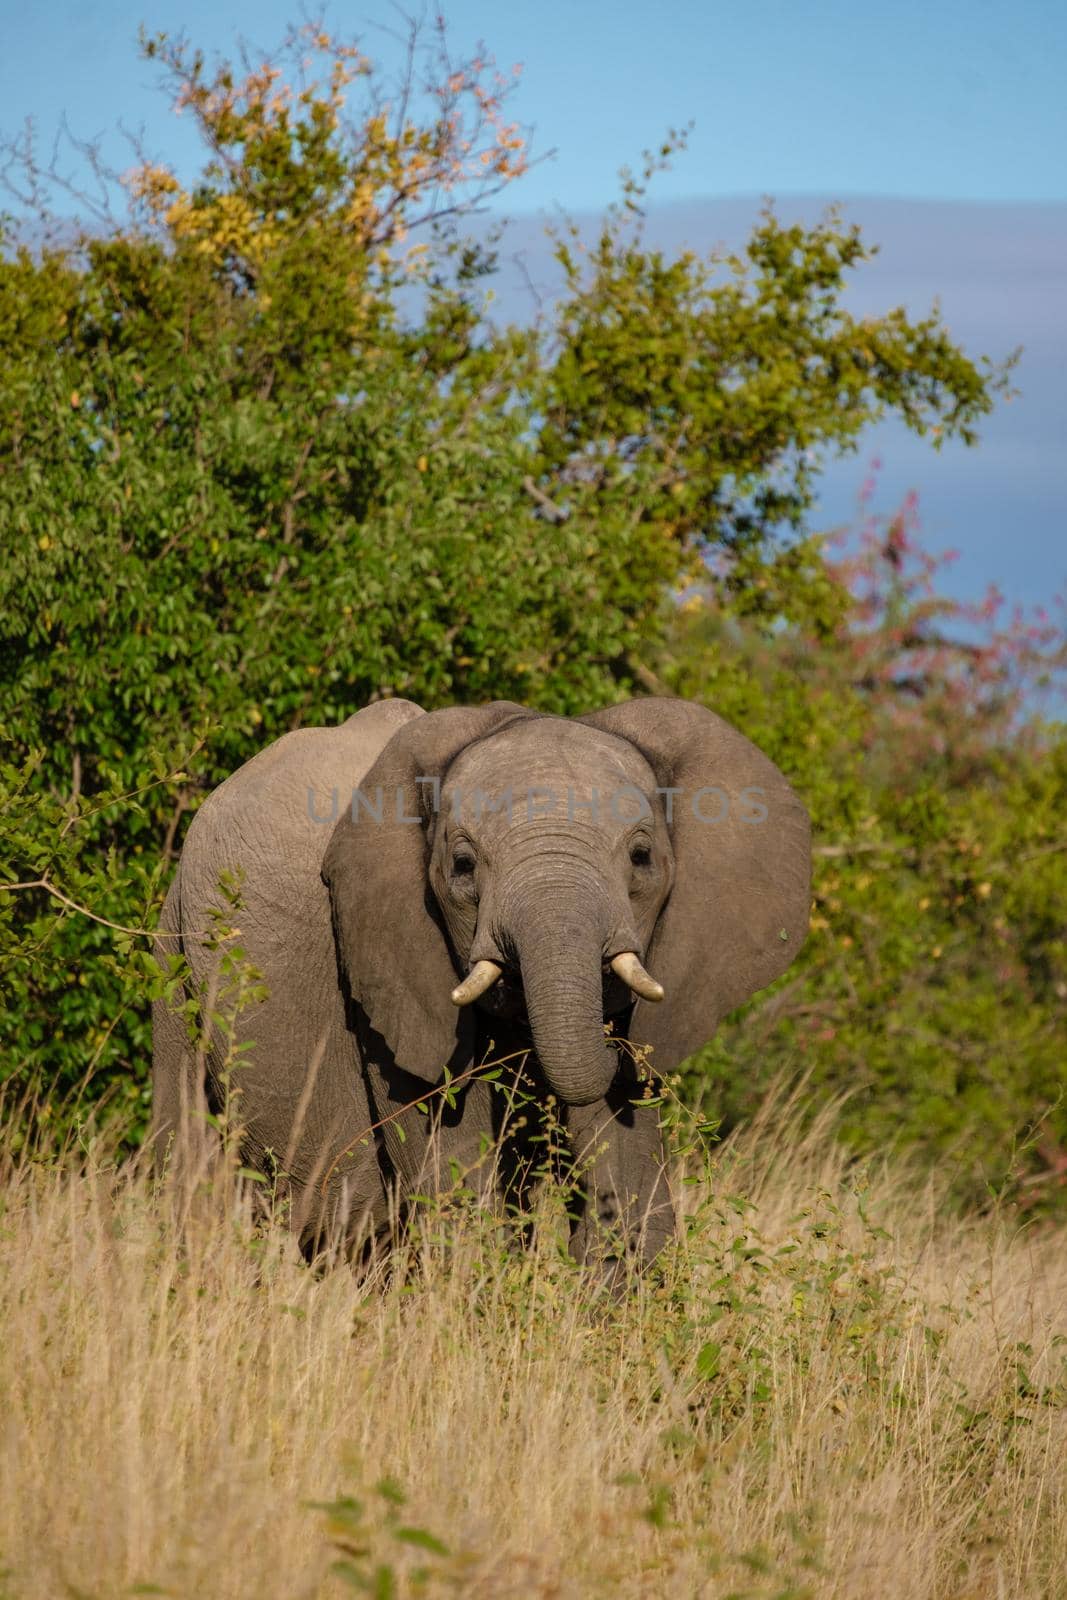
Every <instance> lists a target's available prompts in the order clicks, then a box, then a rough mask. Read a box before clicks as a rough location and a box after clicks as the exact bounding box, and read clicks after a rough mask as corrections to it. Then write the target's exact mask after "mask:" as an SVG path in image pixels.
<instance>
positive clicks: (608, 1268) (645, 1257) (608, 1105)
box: [567, 1075, 675, 1287]
mask: <svg viewBox="0 0 1067 1600" xmlns="http://www.w3.org/2000/svg"><path fill="white" fill-rule="evenodd" d="M639 1095H640V1088H639V1086H638V1085H637V1084H636V1083H634V1082H633V1080H632V1079H629V1076H628V1075H621V1076H620V1078H619V1079H617V1080H616V1083H615V1084H614V1085H613V1087H612V1089H611V1091H610V1093H609V1095H608V1097H607V1099H605V1100H598V1101H594V1103H593V1104H592V1105H588V1106H570V1107H568V1109H567V1134H568V1138H569V1141H570V1146H571V1153H572V1158H573V1161H574V1166H575V1171H576V1174H577V1178H578V1184H579V1199H578V1206H577V1210H576V1213H575V1217H574V1222H573V1226H572V1229H571V1253H572V1254H573V1255H574V1257H575V1260H577V1261H579V1262H581V1263H587V1264H590V1265H597V1266H599V1267H600V1268H601V1269H602V1270H603V1272H604V1275H605V1276H606V1277H607V1278H608V1280H609V1282H610V1283H611V1284H612V1285H613V1286H616V1287H617V1286H618V1285H620V1284H621V1282H623V1281H624V1280H625V1279H626V1277H627V1276H628V1275H629V1273H630V1272H631V1271H632V1270H633V1269H634V1268H636V1267H641V1266H647V1265H648V1264H649V1263H650V1262H652V1261H653V1260H655V1258H656V1256H657V1255H658V1254H659V1252H660V1251H661V1250H662V1249H663V1247H664V1245H665V1244H666V1243H667V1242H668V1240H669V1239H671V1238H672V1237H673V1234H674V1226H675V1224H674V1207H673V1204H672V1201H671V1194H670V1186H669V1184H668V1181H667V1172H666V1153H665V1150H664V1145H663V1135H662V1133H661V1131H660V1126H659V1110H658V1108H657V1107H655V1106H647V1107H642V1105H641V1104H640V1100H639Z"/></svg>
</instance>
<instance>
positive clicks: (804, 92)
mask: <svg viewBox="0 0 1067 1600" xmlns="http://www.w3.org/2000/svg"><path fill="white" fill-rule="evenodd" d="M0 6H2V12H0V16H2V24H3V29H2V35H0V37H2V40H3V47H4V48H3V55H2V58H0V131H2V132H5V133H7V134H11V133H14V132H16V131H17V129H18V128H19V126H20V125H21V123H22V122H23V120H24V119H25V118H26V117H27V116H28V115H31V114H32V115H33V116H34V117H35V118H36V120H37V123H38V125H39V128H40V131H41V135H42V138H43V139H44V140H50V138H51V136H52V134H53V133H54V131H55V130H56V128H57V126H58V124H59V121H60V118H61V116H62V115H64V114H66V116H67V117H68V119H69V122H70V124H71V126H72V128H73V131H74V132H75V133H76V134H77V135H78V136H80V137H82V138H86V137H94V136H96V135H98V134H105V135H108V136H107V137H106V138H105V144H104V148H105V152H106V153H107V154H108V155H109V156H110V158H111V159H112V160H113V162H114V163H115V164H116V165H118V166H120V167H124V166H127V165H129V164H130V159H131V158H130V156H129V152H128V150H127V149H126V148H125V147H124V146H123V145H122V143H121V142H120V141H119V140H118V139H117V138H115V137H114V136H113V135H109V134H108V130H110V129H113V128H114V126H115V124H116V122H117V121H118V120H119V119H121V120H122V121H123V122H124V123H125V124H126V125H127V126H128V127H130V128H132V129H137V128H138V127H141V126H143V128H144V132H145V136H146V143H147V147H148V150H149V152H150V153H152V154H153V155H156V156H160V157H163V158H166V159H168V160H170V161H171V162H172V163H174V164H175V165H176V166H177V167H178V168H179V170H180V171H181V172H182V173H183V175H185V176H188V175H190V174H191V173H192V172H194V171H195V170H196V166H197V162H198V151H197V147H196V145H195V142H194V139H193V130H192V126H191V124H190V120H189V118H188V117H186V118H182V119H177V118H175V117H174V116H173V115H172V114H171V113H170V111H169V108H168V103H167V99H166V96H165V95H163V94H161V93H160V91H159V88H158V80H157V76H156V74H155V72H154V69H153V68H152V67H151V66H150V65H148V64H146V63H144V62H142V61H141V60H140V59H139V58H138V54H137V49H136V34H137V27H138V23H139V22H141V21H143V22H144V23H145V25H146V26H147V27H148V28H149V29H150V30H156V29H169V30H172V31H180V30H182V29H184V30H185V31H186V32H187V33H188V35H189V36H190V38H191V39H192V41H193V42H194V43H196V44H199V45H201V46H203V47H204V48H205V49H206V50H207V51H208V52H209V53H211V52H212V51H215V50H221V51H225V52H230V51H232V50H233V47H234V44H235V42H236V40H237V39H238V37H239V36H240V37H243V38H244V39H246V40H247V41H248V42H249V43H251V44H252V45H254V46H262V47H265V48H270V47H272V46H274V45H275V44H276V43H277V42H278V41H279V40H280V39H281V37H282V36H283V34H284V32H285V28H286V24H287V23H288V22H290V21H293V20H297V21H299V20H300V18H301V16H302V15H306V14H309V13H310V14H314V12H315V10H316V9H317V8H315V7H311V6H305V7H304V8H303V11H302V9H301V0H215V3H208V0H181V3H180V4H179V3H175V0H21V3H19V0H0ZM408 9H409V10H419V9H421V8H420V7H419V6H417V5H416V4H414V3H410V4H409V5H408ZM431 10H432V8H430V7H427V8H426V12H427V14H429V13H430V12H431ZM324 13H325V17H326V21H327V24H328V25H329V26H331V27H332V28H333V29H334V30H335V31H342V32H345V33H349V34H351V33H355V34H358V35H359V36H360V37H361V38H362V40H363V43H364V48H365V49H366V50H367V52H368V53H369V54H371V55H372V56H377V57H379V58H380V59H382V60H383V61H384V63H385V64H386V66H387V67H389V66H390V65H392V66H394V67H395V65H396V64H397V63H398V61H399V59H400V52H399V47H398V44H397V42H396V38H395V31H396V30H397V29H398V28H399V27H401V25H402V23H401V13H400V12H399V10H398V9H397V8H395V7H394V6H393V5H392V4H390V0H361V3H360V4H358V5H347V4H341V3H337V0H335V3H333V4H328V5H326V6H325V7H324ZM446 14H447V17H448V21H449V30H450V37H451V40H452V44H453V48H454V51H455V53H456V54H457V55H460V56H462V55H465V54H469V53H471V52H473V50H474V49H475V47H476V46H477V44H478V43H479V42H481V41H484V43H485V44H486V46H487V47H488V49H489V50H490V52H491V53H492V54H494V55H495V56H496V59H497V62H498V64H499V65H500V66H501V67H502V68H505V69H510V67H511V66H512V65H513V64H514V63H518V62H521V63H522V64H523V68H524V71H523V76H522V78H521V79H520V82H519V88H518V91H517V94H516V96H515V99H514V101H513V114H514V115H515V116H516V117H517V119H518V120H520V121H521V122H524V123H528V124H533V125H534V126H535V129H536V136H535V141H534V148H535V152H537V151H541V152H547V151H549V150H551V149H554V150H555V151H556V155H555V157H554V158H553V159H551V160H548V161H545V162H544V163H543V164H541V165H540V166H537V167H535V169H534V170H533V171H532V172H531V173H530V175H529V176H528V177H527V178H526V179H524V180H523V182H522V183H521V184H520V185H517V186H515V187H514V188H513V189H511V190H509V192H508V194H507V197H506V201H507V209H508V211H509V212H510V213H512V214H515V213H519V214H520V221H519V224H518V237H519V239H520V242H522V243H523V244H524V246H525V249H526V254H527V261H528V264H532V266H533V270H534V275H535V276H536V275H537V273H538V272H539V271H541V270H542V269H546V270H550V264H549V263H548V259H547V254H546V253H545V251H544V248H543V245H540V244H539V243H538V242H537V237H538V236H537V229H536V228H535V227H534V226H533V224H532V223H528V222H524V221H523V220H522V214H523V213H534V212H537V211H539V210H540V211H543V210H544V209H547V208H550V207H551V206H553V205H554V204H556V203H559V204H561V205H563V206H564V207H566V208H567V209H568V210H572V211H575V212H578V213H585V214H586V215H587V218H588V214H590V213H595V212H596V211H597V210H599V209H600V208H602V207H603V206H604V205H605V204H606V203H607V202H608V201H610V200H611V199H612V198H614V196H615V194H616V192H617V178H616V173H617V169H618V167H619V166H620V165H621V164H622V163H623V162H630V163H631V164H633V165H637V164H639V162H640V157H641V152H642V150H643V149H644V148H646V147H648V146H651V145H656V144H658V143H659V141H660V139H661V137H662V135H663V133H664V131H665V130H666V128H668V127H669V126H672V125H673V126H680V125H682V124H684V123H686V122H688V121H689V120H690V119H691V118H692V119H693V120H694V121H695V124H696V125H695V128H694V131H693V134H692V136H691V140H690V145H689V149H688V152H687V153H685V154H684V155H682V156H680V157H679V158H678V159H677V160H676V162H675V164H674V167H673V169H672V170H671V171H670V172H668V173H665V174H662V175H661V176H659V177H658V178H657V179H656V182H655V188H654V191H653V197H654V201H655V206H654V210H653V217H652V224H653V234H654V236H656V238H657V242H665V243H667V244H670V243H671V242H681V241H682V240H684V241H685V242H686V243H688V244H691V245H694V246H696V247H697V248H707V247H709V246H710V245H712V244H714V243H715V242H717V240H718V239H720V238H722V237H724V236H725V237H728V238H729V239H730V242H731V243H740V242H741V241H742V240H743V238H744V236H745V232H746V230H747V227H748V226H749V225H750V222H751V220H752V219H754V217H755V214H756V210H757V197H758V196H760V195H767V194H770V195H773V196H775V197H776V199H777V200H778V201H779V202H780V204H781V209H782V210H783V211H785V212H788V211H789V209H790V207H792V208H793V210H794V211H795V212H797V213H798V214H802V215H804V216H806V217H808V218H809V219H810V218H811V217H813V216H814V215H817V213H818V204H819V202H825V201H828V200H831V199H845V200H847V201H848V202H849V213H850V214H851V215H852V216H854V217H855V218H857V219H858V220H859V221H860V222H861V223H862V224H863V225H864V227H865V230H866V231H867V233H868V236H869V237H870V238H872V239H873V240H878V241H881V242H882V244H883V246H884V249H883V252H882V255H881V256H880V257H879V260H878V262H877V263H876V265H875V267H874V268H872V269H868V271H867V272H866V273H865V274H864V275H863V279H862V282H861V283H858V284H857V288H856V291H855V294H854V297H853V303H854V304H855V305H856V307H857V308H858V309H862V311H863V312H864V313H869V312H878V311H883V310H885V309H887V308H888V307H890V306H892V305H895V304H898V303H901V302H903V303H906V304H907V305H908V307H909V309H910V310H911V311H913V312H923V311H925V310H927V309H928V308H929V305H930V303H931V301H932V300H933V299H934V297H935V296H940V298H941V303H942V307H943V310H944V314H945V317H946V320H947V321H948V324H949V326H950V328H951V330H952V332H953V333H954V335H955V336H956V337H958V338H959V339H960V340H961V341H962V342H963V343H964V345H965V347H966V348H967V349H968V350H969V351H971V352H973V353H980V352H988V353H989V354H991V355H993V356H1003V355H1004V354H1006V353H1007V351H1009V350H1010V349H1012V348H1013V347H1014V346H1015V345H1017V344H1019V343H1024V344H1025V345H1026V350H1025V353H1024V356H1023V359H1022V362H1021V364H1020V367H1019V369H1018V383H1019V386H1020V388H1021V390H1022V395H1021V398H1020V399H1019V400H1018V401H1016V402H1015V403H1014V404H1013V406H1011V407H1002V408H1001V409H1000V410H999V412H998V414H997V415H996V416H995V417H994V418H993V419H991V421H990V422H989V423H988V424H987V425H986V427H985V429H984V430H983V442H982V444H981V445H980V446H979V448H978V449H977V450H974V451H963V450H961V449H948V450H946V451H945V452H944V453H943V454H942V455H941V456H934V455H933V453H932V452H931V451H929V450H928V449H927V448H925V447H924V446H920V445H917V444H916V443H915V442H914V441H913V440H911V439H910V438H909V437H907V436H906V435H905V434H904V432H903V430H902V429H900V428H895V427H893V426H888V427H886V428H883V429H882V430H881V431H880V432H879V433H878V435H877V436H875V437H872V438H870V439H869V440H867V441H866V442H865V445H864V448H863V450H862V452H861V455H860V457H859V458H858V459H855V460H850V461H845V462H843V463H841V464H839V465H837V466H835V467H833V468H832V469H831V470H830V472H829V473H828V474H827V477H826V480H825V486H824V493H823V496H822V504H821V508H820V516H821V521H822V524H823V525H826V524H828V523H829V524H834V523H839V522H841V521H842V520H846V519H848V517H849V516H850V515H851V513H852V510H853V508H854V505H855V499H856V495H857V493H858V490H859V487H860V484H861V483H862V482H863V480H864V478H865V477H866V475H867V464H868V462H869V461H870V459H871V457H872V456H874V455H875V454H877V455H878V456H879V457H880V459H881V461H882V463H883V467H882V472H881V489H880V492H879V505H880V507H881V508H882V509H885V510H888V509H891V508H892V507H893V506H894V504H895V503H897V502H898V501H899V499H900V498H901V497H902V495H903V494H904V493H905V492H906V491H907V490H908V489H910V488H917V489H918V490H919V492H920V503H921V507H922V512H923V518H924V527H925V531H926V535H927V537H928V538H929V539H930V542H931V543H932V544H933V545H934V546H935V547H946V546H954V547H958V548H959V549H960V550H961V551H962V559H961V561H960V562H959V563H958V565H957V566H956V567H955V568H954V569H953V575H952V579H951V582H952V584H953V585H954V587H955V589H956V591H957V592H958V593H959V594H961V595H965V596H967V597H975V596H977V595H979V594H980V593H981V592H982V591H983V590H984V588H985V585H986V584H987V583H989V582H999V583H1000V585H1001V586H1002V588H1003V589H1004V590H1005V592H1006V593H1007V594H1008V595H1009V597H1011V598H1012V599H1018V600H1020V601H1022V602H1024V603H1026V604H1040V603H1046V602H1047V601H1048V600H1049V599H1050V597H1051V596H1052V595H1053V594H1054V593H1055V592H1057V591H1059V592H1063V591H1064V590H1065V589H1067V537H1065V535H1067V526H1065V516H1064V512H1065V509H1067V383H1065V381H1064V373H1065V372H1067V160H1065V155H1067V93H1064V87H1063V86H1064V83H1065V82H1067V3H1064V0H1015V3H1014V4H1008V3H1007V0H998V3H990V0H921V3H920V0H892V3H891V4H885V5H872V4H866V5H864V4H863V3H862V0H849V3H845V0H792V3H787V0H729V3H725V0H658V3H656V4H654V5H653V4H648V3H637V0H537V3H534V4H531V3H526V4H516V3H515V0H512V3H511V4H510V5H501V4H500V0H451V3H446ZM724 196H739V197H744V198H742V199H739V200H738V201H737V202H735V203H734V204H733V205H732V207H731V206H730V205H725V206H724V202H723V199H722V197H724ZM886 196H889V197H897V200H896V201H894V202H892V203H889V204H886V203H884V201H880V200H878V199H877V198H872V197H886ZM502 288H504V289H505V290H506V285H502ZM505 298H506V295H505Z"/></svg>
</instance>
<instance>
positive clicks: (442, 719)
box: [322, 700, 533, 1083]
mask: <svg viewBox="0 0 1067 1600" xmlns="http://www.w3.org/2000/svg"><path fill="white" fill-rule="evenodd" d="M530 715H533V713H531V712H527V711H525V710H524V709H523V708H522V707H521V706H517V705H512V704H511V703H510V702H509V701H503V700H501V701H495V702H494V703H493V704H492V705H488V706H478V707H469V708H468V707H460V706H457V707H453V708H450V709H448V710H445V711H433V712H429V713H428V714H427V715H426V716H422V717H416V718H414V719H413V720H412V721H411V722H409V723H407V724H405V725H404V726H403V727H402V728H400V729H399V730H398V731H397V732H396V733H395V734H394V735H393V737H392V739H390V741H389V743H388V744H387V745H386V746H385V749H384V750H383V751H382V753H381V755H380V756H379V757H378V759H377V761H376V762H375V763H374V765H373V766H372V767H371V769H370V771H369V772H368V773H367V774H366V776H365V777H364V778H363V779H362V781H361V783H360V785H359V789H358V791H357V792H356V795H355V796H354V797H353V798H352V801H351V803H350V804H349V806H348V809H347V811H346V813H345V815H344V816H342V818H341V820H340V821H339V822H338V824H337V827H336V828H335V829H334V832H333V835H332V837H331V839H330V843H329V846H328V848H327V851H326V856H325V859H324V861H323V865H322V876H323V878H324V880H325V881H326V883H327V884H328V886H329V890H330V901H331V905H332V910H333V925H334V935H335V938H336V941H337V952H338V959H339V961H340V965H341V970H342V973H343V974H344V976H345V979H346V980H347V984H348V988H349V991H350V993H351V995H352V998H353V999H354V1000H355V1001H357V1002H358V1004H359V1005H360V1006H362V1008H363V1010H364V1012H365V1013H366V1015H367V1019H368V1021H369V1023H370V1025H371V1027H372V1028H373V1029H374V1031H375V1032H376V1033H378V1034H380V1035H381V1036H382V1038H383V1039H384V1040H385V1042H386V1044H387V1045H388V1046H389V1049H390V1050H391V1051H392V1054H393V1057H394V1059H395V1061H396V1063H397V1065H398V1066H399V1067H401V1068H402V1069H403V1070H404V1071H405V1072H411V1073H414V1074H415V1075H416V1076H417V1077H420V1078H423V1079H425V1080H426V1081H427V1082H430V1083H434V1082H436V1081H437V1079H438V1078H439V1077H440V1076H441V1071H442V1068H443V1067H445V1066H446V1065H449V1066H451V1067H453V1068H455V1066H456V1064H457V1063H461V1064H463V1065H466V1064H467V1062H469V1060H470V1057H471V1054H472V1052H473V1048H474V1019H473V1017H472V1015H471V1012H470V1009H469V1008H464V1009H462V1010H460V1009H457V1007H456V1006H454V1005H453V1004H452V1001H451V998H450V996H451V991H452V989H453V988H454V987H455V983H456V969H455V966H454V964H453V960H452V955H451V952H450V949H449V944H448V940H447V937H446V935H445V931H444V923H443V921H442V919H441V917H440V914H439V912H438V909H437V905H436V902H435V901H434V898H433V895H432V893H431V891H430V886H429V882H428V878H427V866H428V863H429V853H430V845H431V842H432V836H433V824H434V815H435V806H436V804H437V800H438V797H439V794H440V780H441V778H442V777H443V775H444V773H445V772H446V771H447V769H448V767H449V765H450V764H451V762H452V761H453V760H454V759H455V758H456V756H457V755H459V753H460V751H461V750H463V749H464V748H465V746H467V745H469V744H471V743H472V742H473V741H474V740H476V739H480V738H484V737H485V736H486V735H487V734H489V733H494V732H496V731H497V729H499V728H500V727H502V726H503V725H504V723H506V722H509V721H511V720H513V719H515V718H520V717H526V716H530ZM345 798H346V801H347V800H348V798H349V797H348V796H346V797H345Z"/></svg>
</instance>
